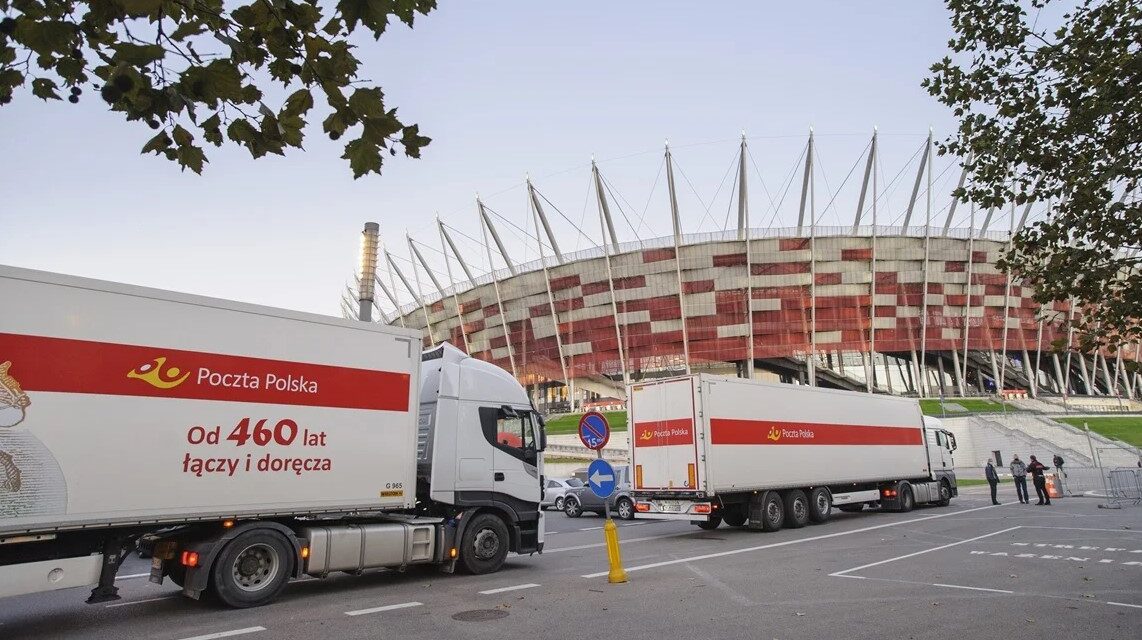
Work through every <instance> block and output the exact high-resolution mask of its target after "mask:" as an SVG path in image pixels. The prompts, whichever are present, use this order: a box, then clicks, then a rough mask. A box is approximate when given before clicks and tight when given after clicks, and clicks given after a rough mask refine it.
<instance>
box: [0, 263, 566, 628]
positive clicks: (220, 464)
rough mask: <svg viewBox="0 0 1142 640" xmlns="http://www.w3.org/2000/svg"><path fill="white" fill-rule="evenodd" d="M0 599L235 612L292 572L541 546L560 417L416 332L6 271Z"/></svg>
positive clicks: (503, 376) (472, 567) (472, 558)
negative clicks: (163, 598) (187, 600)
mask: <svg viewBox="0 0 1142 640" xmlns="http://www.w3.org/2000/svg"><path fill="white" fill-rule="evenodd" d="M0 301H3V303H2V304H3V306H2V307H0V597H3V596H12V595H18V594H26V593H34V592H39V591H47V590H54V589H63V588H68V587H78V586H94V589H93V590H92V592H91V597H90V598H89V599H88V601H89V602H102V601H106V600H109V599H115V598H117V597H118V596H117V595H116V588H115V586H114V578H115V573H116V571H117V569H118V568H119V566H120V564H121V562H122V560H123V559H124V557H125V556H126V555H127V554H128V553H129V552H130V551H132V550H134V549H135V548H136V545H137V543H139V541H143V542H144V543H145V545H146V547H147V548H148V549H149V550H150V551H151V554H152V558H153V559H152V569H151V580H152V581H154V582H159V583H161V582H162V581H163V580H164V579H165V580H171V581H173V582H174V583H175V584H177V585H179V586H180V587H182V590H183V593H184V594H186V595H188V596H190V597H193V598H199V597H200V596H202V595H213V596H215V597H216V598H217V599H218V600H220V601H221V602H222V603H224V604H226V605H229V606H233V607H248V606H257V605H261V604H265V603H267V602H269V601H270V600H272V599H273V598H274V597H275V596H277V595H278V594H279V593H280V592H281V590H282V589H283V588H284V587H285V586H286V583H287V582H288V581H289V580H290V579H291V578H297V577H300V576H303V575H309V576H316V577H324V576H326V575H328V574H330V573H333V572H350V573H355V572H360V571H363V570H365V569H369V568H374V567H396V568H402V569H403V568H404V567H406V566H408V565H413V564H438V565H442V568H443V569H444V570H446V571H449V572H451V571H452V570H453V569H454V568H455V567H456V565H457V563H459V565H460V566H461V568H463V569H466V570H467V571H469V572H472V573H487V572H492V571H496V570H497V569H499V568H500V566H501V565H502V564H503V562H504V559H505V556H506V555H507V554H508V553H509V552H515V553H520V554H528V553H534V552H542V550H543V513H542V512H541V511H540V508H539V504H540V500H541V495H542V489H541V487H542V480H543V458H542V451H543V448H544V444H545V435H544V430H543V420H542V419H541V418H540V417H539V415H538V414H537V413H536V412H535V410H534V408H533V407H532V405H531V403H530V401H529V399H528V397H527V394H526V393H525V391H524V389H523V388H522V387H521V386H520V385H519V383H518V382H517V381H516V380H515V379H514V378H513V377H512V376H511V375H510V374H508V373H507V372H505V371H503V370H502V369H499V368H497V367H495V366H493V365H491V364H488V363H485V362H481V361H479V360H476V359H474V358H469V357H467V356H466V355H464V354H463V353H462V352H460V351H459V350H457V349H455V348H453V347H451V346H449V345H442V346H440V347H437V348H435V349H432V350H429V351H427V352H425V353H423V355H422V353H421V344H420V335H419V332H415V331H411V330H404V329H398V328H392V327H386V326H380V325H376V324H372V323H363V322H351V321H346V320H341V319H337V318H330V317H324V316H318V315H311V314H303V313H295V312H291V311H283V310H279V309H272V308H267V307H261V306H254V305H248V304H239V303H234V302H227V301H222V300H215V299H209V298H203V297H198V296H190V295H183V294H178V293H171V292H167V291H158V290H154V289H146V288H142V287H135V286H126V285H121V284H113V283H108V282H100V281H95V280H88V279H81V278H75V277H69V276H62V275H55V274H49V273H44V272H39V271H31V270H26V269H18V268H12V267H3V266H0Z"/></svg>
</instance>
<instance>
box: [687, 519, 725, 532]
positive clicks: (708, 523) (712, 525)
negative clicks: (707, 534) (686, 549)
mask: <svg viewBox="0 0 1142 640" xmlns="http://www.w3.org/2000/svg"><path fill="white" fill-rule="evenodd" d="M692 522H693V523H694V524H696V525H698V528H699V529H705V530H706V531H713V530H714V529H717V528H718V525H720V524H722V517H721V516H710V519H709V520H693V521H692Z"/></svg>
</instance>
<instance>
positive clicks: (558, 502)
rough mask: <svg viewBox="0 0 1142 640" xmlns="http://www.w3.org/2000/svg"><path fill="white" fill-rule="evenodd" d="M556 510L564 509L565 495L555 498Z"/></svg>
mask: <svg viewBox="0 0 1142 640" xmlns="http://www.w3.org/2000/svg"><path fill="white" fill-rule="evenodd" d="M555 510H556V511H562V510H563V496H559V497H558V498H556V499H555Z"/></svg>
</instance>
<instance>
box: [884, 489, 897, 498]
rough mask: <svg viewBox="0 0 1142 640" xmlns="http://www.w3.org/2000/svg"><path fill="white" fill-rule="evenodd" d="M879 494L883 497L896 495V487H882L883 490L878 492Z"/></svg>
mask: <svg viewBox="0 0 1142 640" xmlns="http://www.w3.org/2000/svg"><path fill="white" fill-rule="evenodd" d="M880 494H881V495H882V496H884V497H885V498H895V497H896V489H884V490H883V491H881V492H880Z"/></svg>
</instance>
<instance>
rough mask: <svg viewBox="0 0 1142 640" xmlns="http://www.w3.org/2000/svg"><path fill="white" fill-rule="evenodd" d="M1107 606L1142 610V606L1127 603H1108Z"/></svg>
mask: <svg viewBox="0 0 1142 640" xmlns="http://www.w3.org/2000/svg"><path fill="white" fill-rule="evenodd" d="M1106 604H1112V605H1114V606H1116V607H1130V608H1131V609H1142V604H1127V603H1125V602H1107V603H1106Z"/></svg>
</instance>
